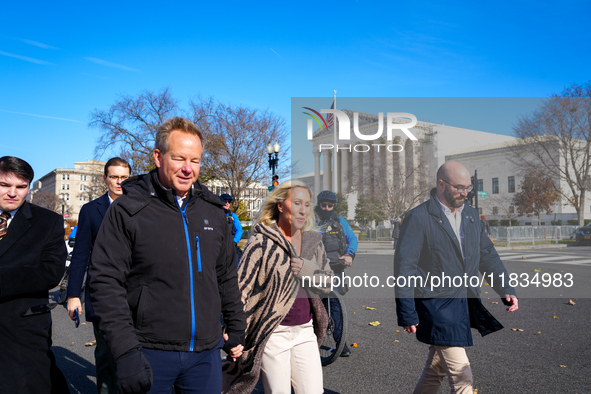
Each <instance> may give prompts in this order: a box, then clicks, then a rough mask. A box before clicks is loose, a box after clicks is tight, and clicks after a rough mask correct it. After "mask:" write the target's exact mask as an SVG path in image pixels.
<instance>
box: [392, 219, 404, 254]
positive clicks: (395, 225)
mask: <svg viewBox="0 0 591 394" xmlns="http://www.w3.org/2000/svg"><path fill="white" fill-rule="evenodd" d="M401 224H402V219H400V216H397V217H396V219H394V223H392V226H393V227H392V238H394V250H396V246H397V245H398V237H399V236H400V225H401Z"/></svg>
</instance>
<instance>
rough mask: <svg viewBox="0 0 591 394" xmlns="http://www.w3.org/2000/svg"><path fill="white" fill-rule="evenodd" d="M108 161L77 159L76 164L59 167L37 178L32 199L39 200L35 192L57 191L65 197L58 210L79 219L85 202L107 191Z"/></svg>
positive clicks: (61, 198) (32, 189)
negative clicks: (105, 172) (105, 185)
mask: <svg viewBox="0 0 591 394" xmlns="http://www.w3.org/2000/svg"><path fill="white" fill-rule="evenodd" d="M105 164H106V162H104V161H98V160H89V161H77V162H75V163H74V168H56V169H55V170H53V171H51V172H50V173H48V174H46V175H44V176H42V177H41V178H39V179H38V180H36V181H34V182H33V187H32V188H31V202H32V203H35V194H37V193H39V192H46V193H52V194H55V195H56V196H58V197H59V198H60V200H61V201H62V208H61V210H60V211H59V212H58V213H59V214H64V217H65V218H70V219H75V220H78V214H79V213H80V208H82V205H84V204H86V203H87V202H89V201H91V200H93V199H95V198H97V197H99V196H100V195H101V194H102V193H103V190H104V188H103V187H102V185H104V182H103V171H104V167H105ZM98 189H100V190H98Z"/></svg>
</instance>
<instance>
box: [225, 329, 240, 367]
mask: <svg viewBox="0 0 591 394" xmlns="http://www.w3.org/2000/svg"><path fill="white" fill-rule="evenodd" d="M228 339H229V337H228V334H226V333H224V341H227V340H228ZM243 350H244V346H242V345H237V346H235V347H233V348H232V349H230V353H229V354H228V355H229V356H230V357H232V361H236V359H237V358H238V357H240V356H242V351H243Z"/></svg>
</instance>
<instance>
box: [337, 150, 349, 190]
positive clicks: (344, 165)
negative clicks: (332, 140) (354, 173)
mask: <svg viewBox="0 0 591 394" xmlns="http://www.w3.org/2000/svg"><path fill="white" fill-rule="evenodd" d="M347 148H348V149H350V148H351V145H349V146H348V147H347ZM349 156H351V152H349V151H348V150H343V151H342V152H341V174H340V175H341V178H340V179H341V187H342V188H341V193H343V194H347V193H349V176H350V175H351V174H350V173H351V169H350V168H349Z"/></svg>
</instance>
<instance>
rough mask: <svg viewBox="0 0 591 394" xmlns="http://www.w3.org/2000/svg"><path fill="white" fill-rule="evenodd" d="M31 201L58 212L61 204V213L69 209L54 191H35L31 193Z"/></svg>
mask: <svg viewBox="0 0 591 394" xmlns="http://www.w3.org/2000/svg"><path fill="white" fill-rule="evenodd" d="M31 203H33V204H35V205H38V206H40V207H43V208H47V209H49V210H50V211H54V212H57V213H59V214H61V213H62V205H63V206H64V212H63V213H67V212H68V211H69V209H70V208H69V206H68V204H66V202H65V201H63V200H62V199H61V198H59V196H57V195H56V194H55V193H50V192H43V191H37V192H35V193H33V194H31Z"/></svg>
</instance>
